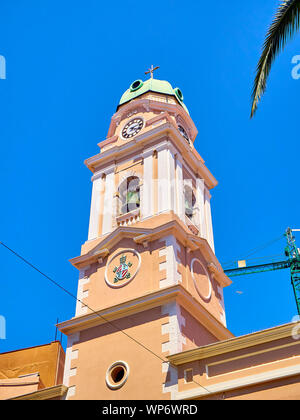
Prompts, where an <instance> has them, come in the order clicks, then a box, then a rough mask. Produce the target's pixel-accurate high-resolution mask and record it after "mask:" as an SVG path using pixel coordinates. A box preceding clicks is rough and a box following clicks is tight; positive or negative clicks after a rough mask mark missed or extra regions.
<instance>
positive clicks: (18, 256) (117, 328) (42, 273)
mask: <svg viewBox="0 0 300 420" xmlns="http://www.w3.org/2000/svg"><path fill="white" fill-rule="evenodd" d="M0 245H2V246H3V247H4V248H6V249H7V250H8V251H10V252H11V253H12V254H14V255H15V256H16V257H17V258H19V259H20V260H22V261H23V262H24V263H25V264H27V265H29V266H30V267H31V268H32V269H33V270H35V271H37V272H38V273H39V274H41V275H42V276H43V277H45V278H46V279H47V280H49V281H50V282H51V283H53V284H54V285H55V286H57V287H59V288H60V289H61V290H62V291H64V292H65V293H67V294H68V295H69V296H70V297H72V298H73V299H75V300H76V301H77V302H80V303H81V304H82V305H84V306H85V307H87V308H88V309H89V310H90V311H92V312H93V313H94V314H95V315H96V316H98V317H99V318H101V319H102V320H103V321H105V322H106V323H108V324H109V325H111V326H112V327H113V328H115V329H116V330H118V331H120V332H121V333H122V334H124V335H125V336H126V337H127V338H129V339H130V340H133V341H134V342H135V343H136V344H138V345H139V346H141V347H142V348H143V349H144V350H146V351H148V352H149V353H151V354H152V355H153V356H155V357H156V358H158V359H159V360H161V361H162V362H163V363H168V364H169V365H170V366H171V367H173V368H174V369H177V370H178V368H177V366H175V365H173V364H172V363H171V362H169V361H168V360H165V359H164V358H162V357H161V356H160V355H159V354H157V353H155V352H154V351H152V350H151V349H149V348H148V347H147V346H145V345H144V344H142V343H141V342H140V341H138V340H136V339H135V338H134V337H132V336H131V335H129V334H127V333H126V332H125V331H124V330H123V329H122V328H120V327H118V326H117V325H115V323H114V322H112V321H109V320H108V319H106V318H105V317H104V316H102V315H100V314H99V313H98V312H97V311H95V310H94V309H92V308H91V307H90V306H89V305H87V304H86V303H84V302H82V301H81V300H80V299H78V298H77V296H75V295H74V294H73V293H71V292H70V291H69V290H67V289H66V288H65V287H63V286H62V285H61V284H59V283H58V282H57V281H55V280H53V279H52V278H51V277H49V276H48V275H47V274H45V273H44V272H43V271H41V270H40V269H39V268H37V267H36V266H35V265H34V264H32V263H31V262H30V261H28V260H27V259H26V258H24V257H22V256H21V255H20V254H18V253H17V252H16V251H14V250H13V249H11V248H10V247H9V246H7V245H6V244H5V243H4V242H2V241H0ZM193 382H194V383H195V384H196V385H198V386H200V387H201V388H202V389H204V390H205V391H207V392H208V393H209V394H211V392H210V391H209V390H208V389H207V388H205V386H203V385H201V384H199V383H198V382H196V381H195V380H194V379H193Z"/></svg>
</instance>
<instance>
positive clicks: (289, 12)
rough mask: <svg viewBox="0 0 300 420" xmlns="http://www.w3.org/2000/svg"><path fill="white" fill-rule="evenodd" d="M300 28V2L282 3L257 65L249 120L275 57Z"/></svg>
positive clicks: (264, 88) (255, 108)
mask: <svg viewBox="0 0 300 420" xmlns="http://www.w3.org/2000/svg"><path fill="white" fill-rule="evenodd" d="M299 27H300V0H285V1H283V2H282V3H281V4H280V5H279V7H278V10H277V12H276V14H275V17H274V20H273V22H272V24H271V26H270V27H269V29H268V32H267V34H266V38H265V41H264V44H263V49H262V54H261V56H260V59H259V61H258V64H257V68H256V77H255V80H254V86H253V90H252V107H251V118H252V117H253V115H254V114H255V112H256V110H257V106H258V103H259V101H260V99H261V97H262V95H263V94H264V92H265V90H266V84H267V79H268V76H269V73H270V71H271V67H272V64H273V62H274V60H275V58H276V56H277V55H278V54H279V53H280V51H282V50H283V48H284V47H285V45H286V43H287V42H288V40H289V39H291V38H292V36H293V35H294V34H295V32H297V31H298V30H299Z"/></svg>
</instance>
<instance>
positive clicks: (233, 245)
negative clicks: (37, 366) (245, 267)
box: [0, 0, 300, 351]
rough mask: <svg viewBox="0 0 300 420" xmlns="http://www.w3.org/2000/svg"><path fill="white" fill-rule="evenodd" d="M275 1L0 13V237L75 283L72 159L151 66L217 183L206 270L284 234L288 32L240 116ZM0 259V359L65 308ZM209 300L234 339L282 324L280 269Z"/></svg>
mask: <svg viewBox="0 0 300 420" xmlns="http://www.w3.org/2000/svg"><path fill="white" fill-rule="evenodd" d="M277 4H278V3H277V2H276V1H275V0H265V1H263V2H262V1H261V0H252V1H251V2H241V1H240V0H239V1H237V0H234V1H231V2H225V1H224V0H217V1H216V2H214V3H213V5H212V4H211V3H210V2H206V1H202V0H201V1H196V0H194V1H185V2H182V1H179V0H178V1H177V0H164V1H161V0H160V1H158V0H152V1H151V2H140V1H130V0H125V1H118V0H117V1H116V2H102V1H101V2H100V1H98V0H97V1H96V0H95V1H92V0H86V1H78V0H72V1H68V0H65V1H63V2H61V1H58V0H51V1H50V0H44V1H43V2H41V1H38V0H36V1H33V0H27V1H26V2H24V1H20V0H16V1H14V2H1V4H0V16H1V25H0V55H3V56H4V57H5V58H6V63H7V79H6V80H0V121H1V126H0V127H1V128H0V129H1V131H0V138H1V155H2V159H1V166H0V172H1V173H0V176H1V196H2V200H1V207H0V213H1V229H0V233H1V235H0V240H1V241H3V242H5V243H6V244H7V245H8V246H10V247H11V248H13V249H14V250H16V251H17V252H19V253H20V254H22V255H23V256H24V257H25V258H27V259H29V260H30V261H31V262H32V263H33V264H36V265H37V266H38V267H39V268H40V269H41V270H42V271H44V272H45V273H47V274H48V275H49V276H51V277H53V278H54V279H55V280H56V281H58V282H60V283H61V284H62V285H64V286H65V287H66V288H67V289H68V290H70V291H71V292H72V293H75V294H76V290H77V281H78V272H77V270H76V269H75V268H73V267H72V266H71V265H70V263H69V262H68V260H69V259H70V258H71V257H74V256H77V255H79V253H80V246H81V244H82V243H83V242H84V241H85V240H86V238H87V230H88V220H89V208H90V194H91V183H90V177H91V174H90V172H89V171H88V169H87V168H86V167H85V166H84V165H83V161H84V159H86V158H87V157H90V156H92V155H94V154H95V153H97V151H98V147H97V143H98V142H99V141H101V140H104V139H105V137H106V134H107V130H108V126H109V122H110V118H111V116H112V114H113V113H114V112H115V109H116V106H117V104H118V101H119V98H120V96H121V95H122V93H123V92H124V91H125V90H126V89H127V88H128V86H129V85H130V83H131V82H132V81H133V80H135V79H138V78H144V71H145V70H146V69H147V68H148V67H149V66H150V65H151V64H154V65H159V66H160V69H159V71H158V72H157V75H156V77H157V78H160V79H166V80H168V81H170V82H171V83H172V85H173V86H174V87H175V86H179V87H180V88H181V90H182V91H183V94H184V97H185V103H186V105H187V107H188V108H189V111H190V114H191V117H192V118H193V120H194V122H195V124H196V126H197V128H198V131H199V134H198V137H197V140H196V143H195V145H196V147H197V150H198V151H199V153H200V154H201V156H202V157H203V158H204V159H205V161H206V164H207V166H208V167H209V169H210V170H211V171H212V173H213V174H214V175H215V177H216V178H217V179H218V181H219V185H218V186H217V187H216V188H215V190H213V191H212V195H213V199H212V211H213V224H214V234H215V245H216V254H217V256H218V258H219V260H220V261H221V262H223V263H226V262H228V261H232V260H237V259H242V258H243V257H244V256H245V255H247V254H248V253H249V251H251V250H252V249H254V248H256V247H259V246H261V245H263V244H265V243H267V242H269V241H271V240H273V239H274V238H278V237H279V236H280V235H283V233H284V230H285V229H286V228H287V227H288V226H291V227H294V228H296V227H298V228H300V223H299V195H298V187H297V185H298V179H299V171H298V164H297V159H298V158H297V157H298V156H299V124H298V122H299V92H300V80H298V81H297V80H294V79H293V78H292V77H291V70H292V67H293V66H292V64H291V60H292V57H293V56H294V55H298V54H300V42H299V36H297V37H296V38H295V39H294V41H293V42H291V43H290V44H289V45H288V47H287V48H286V50H285V51H284V53H283V54H282V55H280V57H279V58H278V60H277V61H276V64H275V65H274V68H273V70H272V73H271V77H270V80H269V83H268V90H267V93H266V95H265V97H264V99H263V101H262V103H261V105H260V107H259V111H258V113H257V115H256V117H255V119H254V120H252V121H250V120H249V113H250V92H251V86H252V80H253V76H254V70H255V67H256V62H257V60H258V57H259V52H260V47H261V44H262V41H263V37H264V34H265V31H266V28H267V26H268V24H269V23H270V21H271V19H272V16H273V14H274V11H275V9H276V6H277ZM298 244H299V245H300V237H299V239H298ZM299 245H298V246H299ZM284 246H285V242H284V239H281V240H279V241H277V242H275V243H274V244H273V245H272V246H270V247H268V248H266V249H264V250H262V251H261V252H259V253H256V254H254V255H252V256H251V258H254V257H256V258H261V260H256V261H254V260H253V261H249V263H250V262H253V263H257V262H264V261H269V260H270V259H271V257H269V256H272V258H273V256H274V255H275V256H276V257H274V258H275V259H278V260H280V259H282V258H284V256H283V249H284ZM0 261H1V283H2V285H1V290H2V293H1V297H2V299H1V303H0V315H2V316H5V318H6V322H7V339H6V340H0V351H8V350H12V349H16V348H21V347H26V346H33V345H38V344H43V343H46V342H49V341H51V340H53V339H54V334H55V327H54V324H55V322H56V319H57V318H59V319H60V320H65V319H68V318H70V317H71V316H73V315H74V310H75V302H74V301H73V300H72V299H71V298H70V297H69V296H68V295H66V294H64V293H63V292H62V291H61V290H59V289H57V288H56V287H55V286H53V285H52V284H51V283H49V282H48V281H47V280H46V279H44V278H43V277H42V276H40V275H39V274H38V273H36V272H35V271H33V270H32V269H30V268H29V267H28V266H26V265H24V263H22V262H21V261H20V260H18V259H17V258H16V257H15V256H13V255H11V254H10V253H9V252H8V251H7V250H5V249H4V248H3V247H1V248H0ZM224 266H225V265H224ZM227 266H228V264H227ZM229 266H230V264H229ZM237 291H241V292H243V294H238V293H236V292H237ZM225 304H226V313H227V321H228V328H229V329H230V330H231V331H232V332H233V333H234V334H236V335H240V334H246V333H249V332H252V331H257V330H260V329H263V328H268V327H272V326H275V325H278V324H282V323H286V322H290V321H291V319H292V317H293V316H294V315H296V306H295V303H294V299H293V294H292V289H291V285H290V277H289V271H288V270H283V271H278V272H273V273H267V274H260V275H252V276H246V277H240V278H239V279H238V280H235V281H234V283H233V285H232V286H230V287H229V288H227V289H226V291H225Z"/></svg>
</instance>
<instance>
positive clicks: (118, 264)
mask: <svg viewBox="0 0 300 420" xmlns="http://www.w3.org/2000/svg"><path fill="white" fill-rule="evenodd" d="M140 266H141V256H140V254H139V253H138V252H137V251H136V250H135V249H124V250H123V251H120V252H118V253H117V254H115V255H113V256H112V257H111V258H110V260H109V261H108V262H107V265H106V269H105V281H106V283H107V284H108V285H109V286H110V287H114V288H119V287H123V286H125V285H126V284H128V283H129V282H131V281H132V280H133V279H134V278H135V276H136V275H137V273H138V271H139V269H140Z"/></svg>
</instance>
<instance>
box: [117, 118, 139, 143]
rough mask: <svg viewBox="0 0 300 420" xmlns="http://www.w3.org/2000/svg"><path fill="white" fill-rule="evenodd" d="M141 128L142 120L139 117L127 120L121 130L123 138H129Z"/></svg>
mask: <svg viewBox="0 0 300 420" xmlns="http://www.w3.org/2000/svg"><path fill="white" fill-rule="evenodd" d="M142 128H143V120H142V119H141V118H135V119H134V120H131V121H129V122H128V123H127V124H126V125H125V127H124V128H123V130H122V136H123V137H124V138H125V139H129V138H131V137H133V136H136V135H137V133H139V132H140V131H141V129H142Z"/></svg>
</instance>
